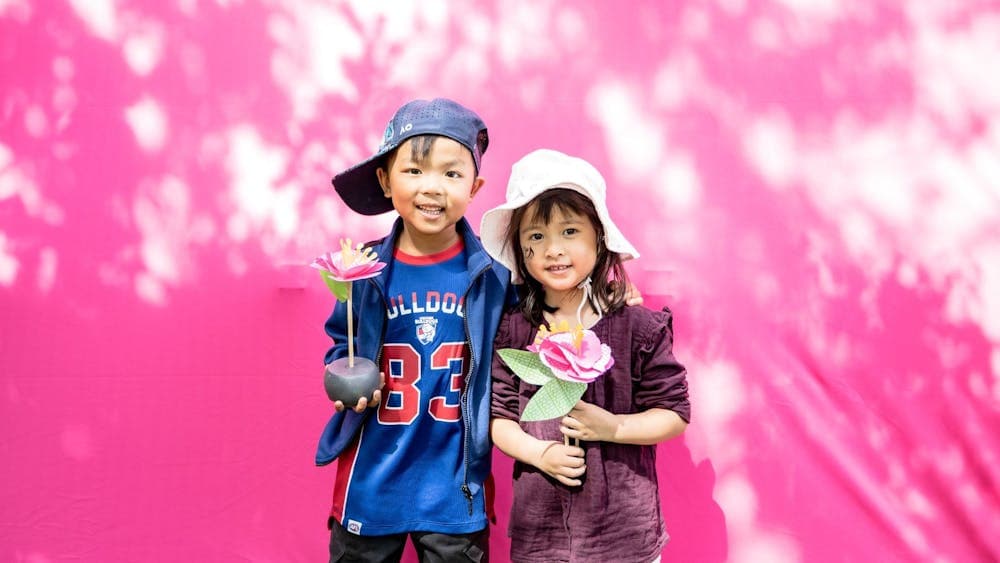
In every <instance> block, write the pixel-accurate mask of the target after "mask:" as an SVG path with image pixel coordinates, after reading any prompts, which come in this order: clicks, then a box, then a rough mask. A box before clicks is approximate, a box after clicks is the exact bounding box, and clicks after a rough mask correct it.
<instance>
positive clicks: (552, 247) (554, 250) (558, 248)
mask: <svg viewBox="0 0 1000 563" xmlns="http://www.w3.org/2000/svg"><path fill="white" fill-rule="evenodd" d="M562 254H563V247H562V245H561V244H557V243H553V244H549V245H546V246H545V255H546V256H552V257H555V256H562Z"/></svg>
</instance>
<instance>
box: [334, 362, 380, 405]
mask: <svg viewBox="0 0 1000 563" xmlns="http://www.w3.org/2000/svg"><path fill="white" fill-rule="evenodd" d="M384 386H385V373H383V372H379V374H378V389H376V390H375V392H374V393H372V400H371V401H369V400H368V398H367V397H361V398H360V399H358V404H356V405H354V412H356V413H358V414H361V413H363V412H365V409H374V408H378V404H379V403H381V402H382V387H384ZM333 408H334V409H335V410H336V411H337V412H341V411H343V410H344V409H346V408H347V407H346V406H344V402H343V401H334V402H333Z"/></svg>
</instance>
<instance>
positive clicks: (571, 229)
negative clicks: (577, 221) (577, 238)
mask: <svg viewBox="0 0 1000 563" xmlns="http://www.w3.org/2000/svg"><path fill="white" fill-rule="evenodd" d="M579 232H580V229H577V228H576V227H569V228H568V229H566V230H565V231H563V234H564V235H567V236H571V235H575V234H576V233H579Z"/></svg>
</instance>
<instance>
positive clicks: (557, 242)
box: [518, 203, 597, 306]
mask: <svg viewBox="0 0 1000 563" xmlns="http://www.w3.org/2000/svg"><path fill="white" fill-rule="evenodd" d="M536 208H537V204H535V203H533V204H531V206H530V207H529V208H528V210H527V212H526V213H525V214H524V216H523V217H522V218H521V225H520V227H519V228H518V237H519V240H520V243H521V251H522V252H523V254H524V265H525V269H527V271H528V275H529V276H531V277H532V278H534V279H535V280H537V281H538V282H539V283H540V284H542V287H544V288H545V301H546V302H547V303H548V304H549V305H551V306H558V305H559V303H560V302H561V301H562V299H563V298H565V297H569V296H572V295H574V294H576V293H578V292H579V290H578V289H577V287H576V286H577V285H579V284H580V282H582V281H583V280H585V279H586V278H587V276H589V275H590V274H591V272H593V271H594V266H595V265H596V264H597V230H596V229H595V228H594V226H593V225H592V224H591V223H590V220H589V219H588V218H587V217H586V216H585V215H580V214H579V213H575V212H573V211H570V210H567V209H563V208H562V207H560V206H558V205H556V206H555V207H554V208H553V209H552V215H551V217H550V218H549V219H550V220H549V222H548V223H543V222H542V220H541V218H539V217H536V211H537V209H536Z"/></svg>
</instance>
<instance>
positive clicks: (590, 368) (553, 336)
mask: <svg viewBox="0 0 1000 563" xmlns="http://www.w3.org/2000/svg"><path fill="white" fill-rule="evenodd" d="M538 336H539V338H538V339H536V341H535V344H534V345H532V346H529V347H528V350H530V351H532V352H537V353H538V356H539V358H540V359H541V361H542V363H543V364H545V365H546V366H547V367H548V368H549V369H551V370H552V374H553V375H555V376H556V377H557V378H559V379H562V380H564V381H578V382H582V383H590V382H591V381H593V380H595V379H597V378H598V377H599V376H600V375H601V374H602V373H604V372H606V371H608V369H610V368H611V366H613V365H614V364H615V360H614V358H612V357H611V348H610V347H609V346H608V345H607V344H602V343H601V340H600V339H599V338H597V335H596V334H594V331H592V330H584V329H583V327H577V329H576V330H575V331H572V332H570V331H569V330H568V326H567V327H565V329H564V330H561V331H559V330H558V329H557V330H556V331H553V332H549V331H547V330H545V327H542V328H541V330H539V334H538Z"/></svg>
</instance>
